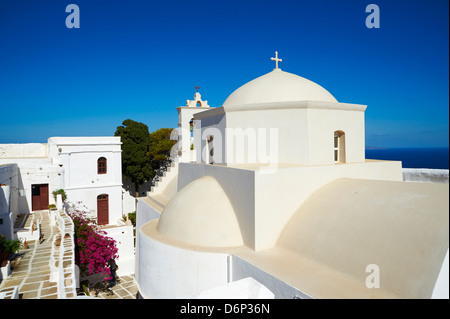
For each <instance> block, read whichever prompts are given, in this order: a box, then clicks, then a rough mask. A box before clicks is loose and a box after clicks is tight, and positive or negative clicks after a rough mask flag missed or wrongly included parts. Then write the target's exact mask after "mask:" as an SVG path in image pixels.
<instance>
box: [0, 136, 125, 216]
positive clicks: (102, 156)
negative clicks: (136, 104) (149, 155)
mask: <svg viewBox="0 0 450 319" xmlns="http://www.w3.org/2000/svg"><path fill="white" fill-rule="evenodd" d="M0 164H3V165H5V164H16V168H15V169H12V171H10V172H9V175H11V176H8V174H7V173H6V172H5V173H4V174H2V175H1V176H2V178H1V180H2V183H3V184H8V185H10V188H11V195H10V196H11V198H13V200H12V201H11V204H12V205H13V207H12V209H11V211H12V212H13V213H14V215H13V219H14V220H15V218H16V217H17V214H19V213H21V214H26V213H30V212H31V211H33V210H40V209H48V206H49V204H55V199H54V197H53V196H52V192H53V191H55V190H57V189H64V190H65V192H66V194H67V197H68V200H69V201H77V202H78V201H82V202H83V204H85V205H86V206H87V207H89V208H90V209H91V210H92V211H93V212H94V214H95V216H96V217H97V220H98V223H99V224H100V225H104V224H110V223H111V224H115V223H116V222H117V220H118V219H120V218H122V163H121V142H120V137H51V138H49V139H48V143H47V144H35V143H32V144H0ZM16 202H17V204H15V203H16Z"/></svg>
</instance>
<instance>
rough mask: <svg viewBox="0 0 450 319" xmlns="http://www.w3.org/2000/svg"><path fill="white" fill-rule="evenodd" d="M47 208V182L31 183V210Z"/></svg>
mask: <svg viewBox="0 0 450 319" xmlns="http://www.w3.org/2000/svg"><path fill="white" fill-rule="evenodd" d="M42 209H48V184H35V185H31V210H42Z"/></svg>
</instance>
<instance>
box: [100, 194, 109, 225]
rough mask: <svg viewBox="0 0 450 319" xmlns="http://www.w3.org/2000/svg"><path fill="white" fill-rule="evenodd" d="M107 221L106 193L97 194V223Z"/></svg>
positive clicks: (105, 223) (101, 223) (107, 205)
mask: <svg viewBox="0 0 450 319" xmlns="http://www.w3.org/2000/svg"><path fill="white" fill-rule="evenodd" d="M108 223H109V204H108V195H107V194H102V195H98V196H97V224H98V225H107V224H108Z"/></svg>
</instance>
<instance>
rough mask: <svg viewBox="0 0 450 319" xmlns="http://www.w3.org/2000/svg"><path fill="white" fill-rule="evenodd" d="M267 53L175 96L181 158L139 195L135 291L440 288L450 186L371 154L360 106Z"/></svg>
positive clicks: (338, 293)
mask: <svg viewBox="0 0 450 319" xmlns="http://www.w3.org/2000/svg"><path fill="white" fill-rule="evenodd" d="M272 59H273V60H274V61H275V69H274V70H273V71H271V72H269V73H267V74H265V75H263V76H260V77H258V78H256V79H254V80H252V81H250V82H248V83H246V84H244V85H242V86H241V87H239V88H238V89H237V90H236V91H234V92H233V93H232V94H231V95H229V97H228V98H227V99H226V101H225V102H224V103H223V105H222V106H220V107H216V108H213V107H210V106H209V105H208V103H207V102H206V101H203V100H202V99H201V95H200V93H198V92H197V93H196V94H195V96H194V100H193V101H189V100H188V101H187V103H186V106H182V107H178V108H177V111H178V130H177V134H174V138H175V139H177V140H178V142H177V144H176V149H175V151H174V154H176V156H177V161H175V163H174V165H173V166H172V167H171V168H170V170H169V171H168V172H167V173H166V175H165V176H164V178H162V180H161V181H159V182H158V184H157V185H156V186H155V187H154V188H153V189H152V191H151V192H149V193H148V196H146V197H142V198H140V199H139V201H138V204H137V205H138V206H137V245H136V249H137V251H136V280H137V283H138V285H139V293H140V295H141V296H142V297H143V298H191V297H199V296H200V297H201V296H205V295H207V293H208V292H211V291H217V289H220V288H221V287H231V286H232V285H233V283H236V282H239V281H240V280H241V279H245V278H248V277H250V278H252V279H254V280H255V281H257V282H258V283H259V284H261V285H263V286H264V287H265V288H267V289H268V290H269V291H270V292H271V293H272V295H273V296H274V297H275V298H448V296H449V280H448V272H449V261H448V250H449V193H448V192H449V187H448V184H436V183H412V182H404V181H403V179H402V163H401V162H398V161H380V160H372V159H366V158H365V129H364V112H365V110H366V105H359V104H352V103H343V102H339V101H337V100H336V99H335V98H334V97H333V95H332V94H331V93H330V92H328V91H327V90H326V89H324V88H323V87H321V86H320V85H318V84H316V83H314V82H312V81H309V80H307V79H305V78H303V77H300V76H297V75H295V74H292V73H288V72H285V71H282V70H281V69H280V68H279V67H278V63H279V62H281V59H279V58H278V55H276V56H275V58H272ZM221 291H222V292H223V293H222V294H221V295H220V297H222V298H224V297H225V298H228V297H232V295H227V294H226V292H227V291H231V290H227V289H226V288H225V290H221Z"/></svg>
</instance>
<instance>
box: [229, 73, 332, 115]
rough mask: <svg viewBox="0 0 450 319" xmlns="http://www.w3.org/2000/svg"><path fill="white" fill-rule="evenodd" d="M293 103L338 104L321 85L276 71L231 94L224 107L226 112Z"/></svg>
mask: <svg viewBox="0 0 450 319" xmlns="http://www.w3.org/2000/svg"><path fill="white" fill-rule="evenodd" d="M292 101H320V102H337V100H336V99H335V98H334V96H333V95H331V94H330V92H328V91H327V90H325V89H324V88H323V87H321V86H320V85H318V84H316V83H314V82H312V81H310V80H308V79H305V78H303V77H301V76H298V75H295V74H292V73H289V72H284V71H281V70H280V69H274V70H273V71H272V72H269V73H267V74H265V75H263V76H260V77H258V78H256V79H254V80H253V81H250V82H248V83H247V84H244V85H243V86H241V87H240V88H238V89H237V90H236V91H234V92H233V93H231V95H230V96H229V97H228V98H227V99H226V101H225V102H224V103H223V107H224V108H225V110H226V109H227V107H230V106H231V107H232V106H235V105H236V106H237V105H249V104H261V103H274V102H292Z"/></svg>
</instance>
